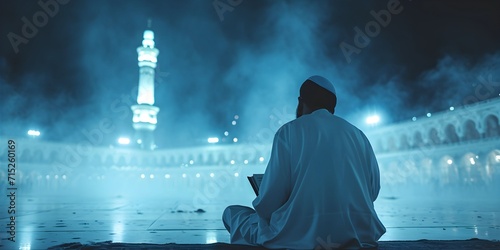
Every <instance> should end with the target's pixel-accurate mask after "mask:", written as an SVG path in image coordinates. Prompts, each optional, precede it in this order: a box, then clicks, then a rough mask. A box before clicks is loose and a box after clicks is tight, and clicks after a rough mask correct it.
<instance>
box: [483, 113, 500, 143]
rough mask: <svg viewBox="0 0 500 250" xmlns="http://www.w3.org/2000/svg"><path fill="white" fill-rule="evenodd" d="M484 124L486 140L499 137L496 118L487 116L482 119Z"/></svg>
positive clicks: (499, 126)
mask: <svg viewBox="0 0 500 250" xmlns="http://www.w3.org/2000/svg"><path fill="white" fill-rule="evenodd" d="M484 124H485V130H484V136H485V137H486V138H491V137H499V136H500V125H499V122H498V117H497V116H495V115H488V116H487V117H486V118H485V119H484Z"/></svg>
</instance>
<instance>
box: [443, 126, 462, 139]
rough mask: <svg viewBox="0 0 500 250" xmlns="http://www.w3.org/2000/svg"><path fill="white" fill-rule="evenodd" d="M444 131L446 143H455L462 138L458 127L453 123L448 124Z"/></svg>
mask: <svg viewBox="0 0 500 250" xmlns="http://www.w3.org/2000/svg"><path fill="white" fill-rule="evenodd" d="M444 133H445V143H447V144H448V143H449V144H453V143H458V142H459V141H460V138H459V137H458V134H457V129H456V128H455V126H453V125H452V124H448V125H446V127H445V129H444Z"/></svg>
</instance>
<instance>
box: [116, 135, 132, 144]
mask: <svg viewBox="0 0 500 250" xmlns="http://www.w3.org/2000/svg"><path fill="white" fill-rule="evenodd" d="M118 143H119V144H121V145H129V144H130V139H129V138H127V137H120V138H118Z"/></svg>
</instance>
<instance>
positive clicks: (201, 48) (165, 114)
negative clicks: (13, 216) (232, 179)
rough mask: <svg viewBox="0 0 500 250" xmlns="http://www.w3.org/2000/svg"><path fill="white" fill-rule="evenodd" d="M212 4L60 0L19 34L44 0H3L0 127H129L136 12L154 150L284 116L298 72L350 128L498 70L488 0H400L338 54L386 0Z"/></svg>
mask: <svg viewBox="0 0 500 250" xmlns="http://www.w3.org/2000/svg"><path fill="white" fill-rule="evenodd" d="M213 2H214V1H147V2H144V1H133V0H128V1H120V3H118V2H115V1H101V2H99V3H94V2H87V1H76V0H74V1H69V3H67V4H60V5H59V10H58V11H57V12H56V13H55V14H54V16H53V17H50V18H49V19H48V21H47V24H46V25H43V26H41V27H39V28H38V31H37V33H36V35H34V36H33V38H30V39H28V40H29V41H28V42H27V43H21V44H18V45H17V46H13V45H12V42H11V41H10V40H9V38H8V34H9V33H15V34H18V35H22V27H23V25H24V22H23V20H22V18H23V17H27V19H29V20H32V17H33V16H34V15H35V14H36V13H37V12H39V11H41V10H42V8H41V7H40V6H39V5H38V4H36V3H35V2H33V3H27V2H25V3H11V2H5V3H2V4H1V5H2V6H1V8H0V9H1V11H2V15H1V20H2V22H1V23H2V24H1V25H0V28H1V31H2V32H1V33H2V35H3V38H2V44H1V46H2V47H1V48H2V50H1V51H2V53H1V55H0V72H1V77H0V81H1V84H0V91H1V93H2V96H3V98H2V99H1V103H2V105H1V107H0V113H1V117H2V121H1V124H0V126H1V128H2V129H1V132H0V133H1V134H0V135H3V136H11V135H13V136H18V137H23V136H25V131H27V130H28V129H31V128H35V129H39V130H41V131H42V138H43V139H45V140H50V141H64V142H81V141H82V140H87V139H88V138H86V137H85V131H89V130H92V129H94V128H96V127H98V126H99V123H100V122H102V121H111V122H112V132H111V133H109V134H106V137H105V138H104V139H103V140H102V141H100V142H99V143H97V144H99V145H109V144H116V138H117V137H119V136H129V137H131V136H132V134H133V129H132V126H131V120H132V116H131V111H130V106H131V105H133V104H135V102H136V97H137V96H136V95H137V89H136V88H137V84H138V79H139V71H138V66H137V54H136V48H137V47H138V46H140V45H141V41H142V32H143V31H144V30H145V29H146V28H147V20H148V19H151V20H152V26H151V29H152V30H153V31H154V32H155V36H156V37H155V41H156V47H157V48H158V49H159V50H160V54H159V57H158V68H157V70H156V94H155V96H156V103H155V105H156V106H158V107H160V112H159V114H158V119H159V122H158V127H157V130H156V138H157V139H156V142H157V144H158V146H159V148H171V147H183V146H192V145H200V144H203V143H205V142H206V138H207V137H209V136H219V137H223V133H224V131H228V132H229V134H230V137H231V138H232V137H233V136H234V137H238V138H241V139H240V141H241V142H244V141H245V140H247V141H248V140H250V139H251V138H252V137H254V136H255V135H256V134H257V133H258V131H260V130H262V129H264V128H272V129H273V130H275V129H277V128H278V127H279V125H280V124H282V123H284V122H286V121H289V120H291V119H293V118H294V115H295V106H296V98H297V96H298V89H299V87H300V84H301V83H302V82H303V81H304V80H305V79H306V78H307V77H309V76H310V75H314V74H320V75H323V76H325V77H327V78H329V79H330V80H331V81H332V82H333V83H334V85H335V87H336V89H337V93H338V107H337V109H336V111H337V114H338V115H339V116H342V117H344V118H346V119H348V120H349V121H351V122H353V123H355V124H356V125H359V126H362V124H363V123H362V121H363V120H364V117H365V116H366V115H368V114H370V113H373V112H377V113H380V114H383V119H384V120H383V123H385V124H388V123H392V122H398V121H403V120H408V119H411V117H413V116H421V115H424V114H425V113H427V112H437V111H441V110H444V109H447V108H448V107H449V106H450V105H456V106H458V105H461V104H464V103H465V102H466V101H467V96H469V95H471V94H473V93H474V91H475V89H474V87H475V84H477V83H478V82H479V81H480V80H479V78H480V77H483V78H484V79H492V80H493V81H494V82H495V81H497V82H498V79H499V78H498V74H499V73H498V72H499V71H498V65H499V64H498V63H499V58H500V57H499V55H500V54H499V45H498V44H499V41H500V40H499V37H498V32H496V27H498V25H499V18H498V15H496V13H495V12H494V10H493V9H495V7H498V3H492V2H486V1H478V2H475V4H474V5H473V7H470V6H468V5H467V4H466V3H454V4H450V3H445V2H446V1H445V2H443V3H433V2H432V1H419V2H418V3H415V2H411V1H399V2H398V3H399V5H398V6H399V8H398V9H399V12H398V13H397V14H392V15H391V17H390V20H389V19H387V20H389V21H388V23H387V25H386V26H385V27H384V26H382V25H379V28H380V29H379V32H378V33H376V34H375V35H374V36H373V37H371V38H370V39H369V42H368V44H367V45H366V46H365V47H363V48H358V49H359V52H358V53H351V54H350V55H349V56H346V54H345V53H344V52H343V51H342V48H341V46H340V45H341V44H342V43H343V42H344V43H347V44H350V45H353V46H354V45H355V36H356V33H355V28H356V27H360V28H361V30H365V27H366V25H367V24H368V23H369V22H370V21H373V20H375V19H374V17H373V15H372V14H370V11H375V12H376V13H379V12H380V11H382V10H387V9H388V7H387V5H388V2H389V1H370V2H365V1H363V2H361V1H356V2H352V1H350V2H340V1H334V2H332V1H314V2H305V1H241V2H239V4H235V6H230V5H228V4H227V3H226V5H223V6H226V7H227V6H229V7H230V8H228V10H227V11H224V12H222V11H221V9H220V8H221V7H220V6H219V7H217V8H219V9H217V8H216V7H214V5H213ZM222 2H223V3H225V2H224V1H222ZM233 3H238V1H234V2H233ZM495 5H496V6H495ZM221 17H222V18H221ZM457 26H458V27H459V28H456V27H457ZM457 29H458V30H459V31H456V30H457ZM493 31H495V32H493ZM14 47H17V49H18V51H17V52H16V50H15V49H14ZM492 86H495V87H496V88H497V89H496V90H495V91H491V93H497V92H498V87H499V86H498V84H497V85H492ZM496 95H497V94H490V95H489V96H484V95H483V96H484V97H483V99H488V98H492V97H494V96H496ZM234 115H238V116H239V117H240V118H239V120H238V121H237V125H236V126H233V125H231V122H232V121H233V119H234V118H233V117H234Z"/></svg>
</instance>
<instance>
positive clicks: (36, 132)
mask: <svg viewBox="0 0 500 250" xmlns="http://www.w3.org/2000/svg"><path fill="white" fill-rule="evenodd" d="M28 135H29V136H33V137H38V136H40V131H38V130H33V129H30V130H28Z"/></svg>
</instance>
